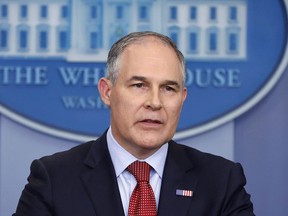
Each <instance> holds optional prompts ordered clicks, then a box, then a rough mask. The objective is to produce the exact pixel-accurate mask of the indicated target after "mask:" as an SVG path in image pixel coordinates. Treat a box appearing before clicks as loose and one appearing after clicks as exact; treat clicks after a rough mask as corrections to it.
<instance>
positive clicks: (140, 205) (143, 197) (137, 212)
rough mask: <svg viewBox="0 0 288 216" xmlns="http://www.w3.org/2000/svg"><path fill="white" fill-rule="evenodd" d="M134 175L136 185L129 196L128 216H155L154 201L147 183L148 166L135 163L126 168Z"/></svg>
mask: <svg viewBox="0 0 288 216" xmlns="http://www.w3.org/2000/svg"><path fill="white" fill-rule="evenodd" d="M127 170H128V171H129V172H130V173H132V174H133V175H134V177H135V178H136V180H137V185H136V187H135V189H134V191H133V193H132V195H131V198H130V204H129V209H128V216H156V215H157V210H156V201H155V196H154V193H153V190H152V188H151V185H150V183H149V179H150V165H149V164H147V163H146V162H140V161H135V162H134V163H132V164H130V165H129V166H128V167H127Z"/></svg>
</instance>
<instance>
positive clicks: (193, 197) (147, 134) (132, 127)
mask: <svg viewBox="0 0 288 216" xmlns="http://www.w3.org/2000/svg"><path fill="white" fill-rule="evenodd" d="M107 70H108V76H107V78H101V79H100V81H99V84H98V89H99V92H100V95H101V98H102V100H103V102H104V103H105V104H106V105H107V106H108V107H110V112H111V120H110V121H111V122H110V123H111V125H110V127H109V129H108V131H106V132H105V133H104V134H103V135H102V136H101V137H100V138H99V139H97V140H96V141H91V142H88V143H85V144H82V145H79V146H78V147H75V148H72V149H71V150H68V151H66V152H62V153H57V154H54V155H52V156H48V157H44V158H41V159H40V160H35V161H34V162H33V163H32V165H31V174H30V176H29V178H28V180H29V183H28V184H27V185H26V186H25V189H24V190H23V193H22V195H21V198H20V201H19V204H18V207H17V210H16V213H15V214H14V215H15V216H16V215H21V216H22V215H23V216H24V215H25V216H26V215H27V216H32V215H33V216H34V215H35V216H41V215H43V216H44V215H53V216H54V215H55V216H56V215H57V216H72V215H73V216H76V215H81V216H82V215H85V216H92V215H93V216H96V215H98V216H100V215H102V216H110V215H111V216H118V215H119V216H121V215H128V212H129V215H140V213H131V212H130V208H131V205H132V206H133V205H138V204H131V203H130V202H132V200H134V198H131V197H132V196H134V195H133V193H134V192H133V191H134V188H135V190H136V188H137V187H138V183H139V182H138V177H136V175H134V173H133V171H131V170H130V169H129V167H130V164H132V163H133V162H134V161H145V162H146V164H149V165H148V166H149V167H152V168H151V171H149V172H150V173H148V175H150V179H149V180H148V181H149V183H148V186H147V187H148V188H149V190H150V189H151V188H152V190H150V191H149V193H152V195H151V197H152V198H151V200H152V201H151V203H153V202H155V203H153V205H154V206H155V213H153V214H151V215H156V211H157V215H158V216H174V215H177V216H182V215H183V216H184V215H187V216H189V215H191V216H192V215H193V216H214V215H215V216H216V215H219V216H220V215H221V216H224V215H225V216H228V215H230V216H231V215H242V216H250V215H254V214H253V206H252V203H251V201H250V195H248V194H247V193H246V191H245V189H244V185H245V183H246V180H245V177H244V174H243V170H242V168H241V166H240V165H239V164H236V163H233V162H230V161H228V160H226V159H223V158H220V157H218V156H213V155H210V154H206V153H202V152H199V151H197V150H195V149H193V148H189V147H187V146H183V145H180V144H177V143H175V142H174V141H172V140H171V139H172V137H173V135H174V134H175V131H176V127H177V124H178V120H179V116H180V112H181V109H182V105H183V103H184V101H185V98H186V95H187V89H186V87H185V63H184V58H183V55H182V54H181V52H179V51H178V50H177V48H176V46H175V45H174V44H173V42H172V41H171V40H170V39H169V38H168V37H166V36H164V35H161V34H158V33H154V32H138V33H131V34H129V35H127V36H125V37H124V38H122V39H120V40H119V41H118V42H116V44H114V45H113V47H112V48H111V50H110V52H109V55H108V61H107ZM127 167H128V168H127ZM141 172H142V171H141ZM141 172H140V173H141ZM142 173H143V172H142ZM136 179H137V180H136ZM139 184H140V183H139ZM151 191H152V192H151ZM147 193H148V192H147ZM149 196H150V195H149ZM135 199H137V198H135ZM147 199H148V198H147ZM141 201H143V200H141V199H140V202H141ZM145 201H146V198H145ZM149 202H150V201H149ZM147 205H148V204H145V205H142V207H139V208H138V210H139V209H140V210H141V208H146V206H147ZM151 208H152V207H151ZM142 215H148V213H147V214H146V213H143V214H142ZM149 215H150V214H149Z"/></svg>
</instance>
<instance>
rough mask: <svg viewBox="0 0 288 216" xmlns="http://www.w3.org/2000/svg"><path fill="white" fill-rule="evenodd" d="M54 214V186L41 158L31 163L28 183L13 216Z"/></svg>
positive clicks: (48, 215) (49, 215)
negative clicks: (52, 186)
mask: <svg viewBox="0 0 288 216" xmlns="http://www.w3.org/2000/svg"><path fill="white" fill-rule="evenodd" d="M44 215H45V216H52V215H53V212H52V188H51V182H50V179H49V175H48V172H47V170H46V168H45V166H44V164H43V163H42V162H41V160H34V161H33V162H32V164H31V168H30V175H29V177H28V184H27V185H26V186H25V188H24V190H23V191H22V194H21V197H20V199H19V203H18V206H17V209H16V213H14V214H13V216H44Z"/></svg>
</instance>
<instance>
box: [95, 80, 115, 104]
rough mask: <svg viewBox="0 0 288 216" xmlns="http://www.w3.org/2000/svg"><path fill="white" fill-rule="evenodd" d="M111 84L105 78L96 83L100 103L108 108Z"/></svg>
mask: <svg viewBox="0 0 288 216" xmlns="http://www.w3.org/2000/svg"><path fill="white" fill-rule="evenodd" d="M111 88H112V83H111V81H110V80H108V79H107V78H103V77H102V78H101V79H100V80H99V82H98V91H99V93H100V97H101V99H102V101H103V102H104V103H105V104H106V105H107V106H108V107H110V94H111Z"/></svg>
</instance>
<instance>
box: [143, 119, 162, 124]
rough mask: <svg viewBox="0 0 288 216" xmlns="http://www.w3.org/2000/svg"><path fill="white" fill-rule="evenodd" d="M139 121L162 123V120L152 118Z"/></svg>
mask: <svg viewBox="0 0 288 216" xmlns="http://www.w3.org/2000/svg"><path fill="white" fill-rule="evenodd" d="M140 122H144V123H152V124H162V122H161V121H160V120H154V119H144V120H142V121H140Z"/></svg>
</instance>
